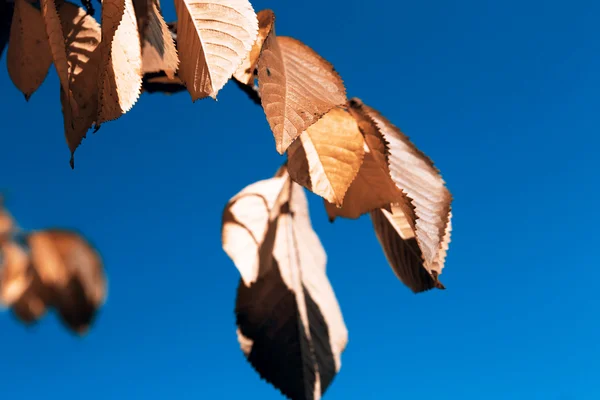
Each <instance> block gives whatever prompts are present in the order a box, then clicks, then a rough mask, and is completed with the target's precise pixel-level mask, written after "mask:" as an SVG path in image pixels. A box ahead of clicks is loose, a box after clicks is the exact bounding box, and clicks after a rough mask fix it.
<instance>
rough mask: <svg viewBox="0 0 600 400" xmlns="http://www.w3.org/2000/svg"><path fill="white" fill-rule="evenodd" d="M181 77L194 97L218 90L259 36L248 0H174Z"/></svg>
mask: <svg viewBox="0 0 600 400" xmlns="http://www.w3.org/2000/svg"><path fill="white" fill-rule="evenodd" d="M175 8H176V10H177V22H178V27H177V42H178V43H177V45H178V49H179V54H180V55H181V63H180V65H179V77H180V78H181V80H182V81H183V82H184V83H185V85H186V87H187V89H188V91H189V92H190V95H191V96H192V101H196V100H198V99H201V98H204V97H207V96H210V97H212V98H214V99H216V96H217V93H218V92H219V90H221V88H223V86H225V83H227V81H228V80H229V78H230V77H231V75H232V74H233V73H234V72H235V71H236V69H237V68H238V66H239V65H240V64H241V62H242V60H243V59H244V57H245V56H246V54H247V53H248V52H249V51H250V49H251V47H252V43H254V41H255V40H256V35H257V32H258V21H257V19H256V14H255V13H254V10H253V9H252V5H251V4H250V2H249V1H248V0H175Z"/></svg>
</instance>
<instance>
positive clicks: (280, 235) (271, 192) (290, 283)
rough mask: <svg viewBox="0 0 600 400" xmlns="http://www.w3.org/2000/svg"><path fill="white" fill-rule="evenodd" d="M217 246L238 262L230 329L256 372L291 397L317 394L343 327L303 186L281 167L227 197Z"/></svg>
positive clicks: (337, 356)
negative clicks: (271, 175)
mask: <svg viewBox="0 0 600 400" xmlns="http://www.w3.org/2000/svg"><path fill="white" fill-rule="evenodd" d="M223 248H224V249H225V251H226V252H227V253H228V255H229V256H230V257H231V258H232V260H234V262H235V263H236V266H237V267H238V269H239V270H240V273H241V275H242V280H241V281H240V286H239V288H238V295H237V300H236V318H237V325H238V337H239V340H240V345H241V348H242V350H243V351H244V354H245V355H246V357H247V358H248V361H249V362H250V363H251V365H252V366H253V367H254V368H255V369H256V370H257V372H258V373H259V374H260V375H261V376H262V377H263V378H264V379H265V380H267V381H268V382H270V383H271V384H273V386H275V387H276V388H278V389H279V390H280V391H281V392H282V393H283V394H284V395H286V396H287V397H289V398H292V399H320V397H321V394H322V393H324V392H325V390H326V389H327V388H328V387H329V385H330V384H331V382H332V380H333V378H334V377H335V375H336V373H337V372H338V371H339V369H340V367H341V353H342V352H343V351H344V349H345V347H346V344H347V340H348V332H347V330H346V326H345V324H344V320H343V317H342V314H341V311H340V309H339V305H338V303H337V300H336V298H335V294H334V292H333V289H332V288H331V285H330V283H329V280H328V279H327V275H326V273H325V264H326V259H327V258H326V255H325V252H324V250H323V247H322V245H321V243H320V241H319V239H318V237H317V236H316V234H315V232H314V231H313V229H312V226H311V223H310V218H309V215H308V204H307V201H306V197H305V195H304V191H303V189H302V188H301V187H300V186H299V185H297V184H295V183H293V182H292V181H291V180H290V178H289V176H288V175H287V173H286V171H285V169H282V170H280V172H279V173H278V174H277V176H276V177H275V178H271V179H268V180H265V181H260V182H257V183H255V184H253V185H250V186H248V187H247V188H246V189H244V190H243V191H242V192H240V193H239V194H238V195H236V196H235V197H234V198H232V199H231V201H230V203H229V204H228V205H227V207H226V210H225V212H224V217H223Z"/></svg>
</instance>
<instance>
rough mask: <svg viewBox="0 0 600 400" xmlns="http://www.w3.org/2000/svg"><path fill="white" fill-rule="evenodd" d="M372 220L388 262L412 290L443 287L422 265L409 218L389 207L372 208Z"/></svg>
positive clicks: (418, 290)
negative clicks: (389, 210) (384, 208)
mask: <svg viewBox="0 0 600 400" xmlns="http://www.w3.org/2000/svg"><path fill="white" fill-rule="evenodd" d="M371 220H372V222H373V228H374V229H375V234H376V235H377V239H378V240H379V242H380V243H381V246H382V248H383V250H384V253H385V256H386V258H387V260H388V263H389V264H390V266H391V267H392V270H393V271H394V273H395V274H396V276H397V277H398V278H399V279H400V280H401V281H402V282H403V283H404V284H405V285H406V286H408V287H409V288H410V289H411V290H412V291H413V292H415V293H418V292H423V291H426V290H429V289H433V288H434V287H438V288H440V289H443V288H444V286H443V285H442V284H441V283H440V282H439V281H438V280H437V275H435V273H434V274H430V273H429V272H428V271H427V269H425V268H424V267H423V257H422V254H421V249H420V248H419V244H418V243H417V240H416V238H415V234H414V230H413V228H412V227H411V226H410V225H411V224H410V223H409V218H407V217H406V215H405V214H404V212H403V211H402V210H401V209H400V208H399V207H397V206H394V207H392V212H388V211H387V210H375V211H372V212H371Z"/></svg>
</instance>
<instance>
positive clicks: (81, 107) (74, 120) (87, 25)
mask: <svg viewBox="0 0 600 400" xmlns="http://www.w3.org/2000/svg"><path fill="white" fill-rule="evenodd" d="M59 15H60V19H61V21H62V27H63V34H64V37H65V44H66V54H67V61H68V65H69V85H70V87H71V90H72V99H73V102H74V103H75V104H77V107H76V109H77V110H78V112H73V111H72V110H71V108H70V107H68V96H67V94H66V93H65V91H64V90H63V89H62V87H61V91H60V100H61V103H62V109H63V118H64V129H65V138H66V139H67V144H68V145H69V149H70V150H71V166H72V167H73V166H74V159H73V154H74V153H75V150H76V149H77V147H78V146H79V144H80V143H81V141H82V140H83V138H85V136H86V133H87V131H88V129H90V128H91V126H92V125H93V123H94V121H95V119H96V116H97V114H98V81H97V79H98V66H99V63H100V50H99V49H98V45H99V44H100V39H101V28H100V25H99V24H98V23H97V22H96V20H95V19H94V18H93V17H92V16H90V15H88V14H87V13H86V11H85V10H84V9H83V8H81V7H79V6H77V5H75V4H73V3H70V2H64V3H63V4H62V5H61V7H60V9H59Z"/></svg>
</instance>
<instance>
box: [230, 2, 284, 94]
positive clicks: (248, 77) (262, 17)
mask: <svg viewBox="0 0 600 400" xmlns="http://www.w3.org/2000/svg"><path fill="white" fill-rule="evenodd" d="M256 16H257V18H258V37H257V38H256V41H255V42H254V45H253V46H252V49H251V50H250V52H249V53H248V54H247V55H246V58H245V59H244V61H242V64H241V65H240V66H239V67H238V69H237V70H236V71H235V73H234V74H233V77H234V78H235V79H236V80H237V81H239V82H240V83H243V84H245V85H250V86H252V84H253V83H254V78H255V77H256V76H257V75H256V74H255V70H256V67H257V64H258V57H259V56H260V51H261V50H262V46H263V43H264V41H265V39H266V38H267V36H268V35H269V33H271V30H272V29H273V24H274V23H275V14H274V13H273V11H272V10H268V9H267V10H261V11H259V12H258V13H257V14H256Z"/></svg>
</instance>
